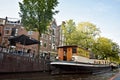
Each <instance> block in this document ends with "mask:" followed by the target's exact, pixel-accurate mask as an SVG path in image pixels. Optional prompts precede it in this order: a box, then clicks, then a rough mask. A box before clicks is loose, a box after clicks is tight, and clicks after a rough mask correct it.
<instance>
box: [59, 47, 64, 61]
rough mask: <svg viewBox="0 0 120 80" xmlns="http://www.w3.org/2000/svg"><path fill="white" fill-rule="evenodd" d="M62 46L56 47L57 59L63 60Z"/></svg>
mask: <svg viewBox="0 0 120 80" xmlns="http://www.w3.org/2000/svg"><path fill="white" fill-rule="evenodd" d="M63 53H64V52H63V48H59V49H58V57H59V60H63Z"/></svg>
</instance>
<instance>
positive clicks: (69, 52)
mask: <svg viewBox="0 0 120 80" xmlns="http://www.w3.org/2000/svg"><path fill="white" fill-rule="evenodd" d="M70 60H72V47H69V48H67V61H70Z"/></svg>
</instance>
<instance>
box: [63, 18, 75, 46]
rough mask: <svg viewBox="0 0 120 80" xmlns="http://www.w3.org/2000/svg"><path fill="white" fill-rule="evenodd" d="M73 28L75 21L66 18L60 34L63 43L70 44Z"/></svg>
mask: <svg viewBox="0 0 120 80" xmlns="http://www.w3.org/2000/svg"><path fill="white" fill-rule="evenodd" d="M75 29H76V27H75V22H73V20H68V21H66V22H65V23H63V24H62V35H64V43H65V45H72V34H73V32H74V31H75Z"/></svg>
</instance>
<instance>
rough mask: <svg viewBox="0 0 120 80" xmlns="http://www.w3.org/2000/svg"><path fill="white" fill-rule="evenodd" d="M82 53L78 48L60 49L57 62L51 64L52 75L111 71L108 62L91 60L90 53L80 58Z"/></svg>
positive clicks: (63, 47) (65, 47) (67, 47)
mask: <svg viewBox="0 0 120 80" xmlns="http://www.w3.org/2000/svg"><path fill="white" fill-rule="evenodd" d="M81 50H82V49H81ZM80 52H82V51H80V48H79V47H78V46H60V47H58V54H57V55H58V56H57V60H55V61H52V62H51V63H50V65H51V74H70V73H82V74H83V73H85V74H86V73H87V74H91V73H92V74H96V73H103V72H106V71H110V70H111V66H110V65H109V61H108V60H98V59H91V58H90V52H89V51H85V52H87V53H84V55H86V56H83V55H81V56H80V55H79V54H82V53H80ZM88 55H89V56H88Z"/></svg>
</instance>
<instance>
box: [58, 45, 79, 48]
mask: <svg viewBox="0 0 120 80" xmlns="http://www.w3.org/2000/svg"><path fill="white" fill-rule="evenodd" d="M67 47H78V46H76V45H66V46H58V47H57V48H67Z"/></svg>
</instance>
